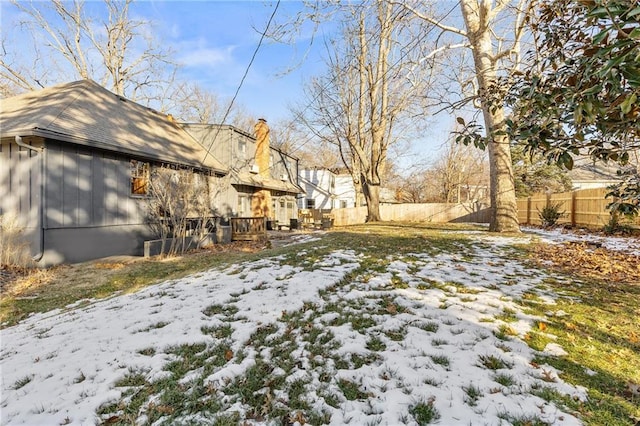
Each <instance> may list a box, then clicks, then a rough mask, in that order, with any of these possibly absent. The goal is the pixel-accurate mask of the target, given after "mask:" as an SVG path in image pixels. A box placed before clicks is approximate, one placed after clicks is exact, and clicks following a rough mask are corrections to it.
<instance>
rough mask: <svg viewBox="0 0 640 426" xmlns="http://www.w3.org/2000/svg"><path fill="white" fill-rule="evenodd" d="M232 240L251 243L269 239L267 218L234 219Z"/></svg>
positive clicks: (232, 222) (232, 221)
mask: <svg viewBox="0 0 640 426" xmlns="http://www.w3.org/2000/svg"><path fill="white" fill-rule="evenodd" d="M230 222H231V240H232V241H239V240H242V241H251V240H254V241H255V240H259V239H262V238H266V237H267V218H266V217H232V218H231V220H230Z"/></svg>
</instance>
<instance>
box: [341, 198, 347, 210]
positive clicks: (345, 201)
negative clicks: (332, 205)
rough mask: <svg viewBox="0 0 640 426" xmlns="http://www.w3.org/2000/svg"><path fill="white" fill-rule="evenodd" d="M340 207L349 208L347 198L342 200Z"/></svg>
mask: <svg viewBox="0 0 640 426" xmlns="http://www.w3.org/2000/svg"><path fill="white" fill-rule="evenodd" d="M340 208H341V209H346V208H347V200H340Z"/></svg>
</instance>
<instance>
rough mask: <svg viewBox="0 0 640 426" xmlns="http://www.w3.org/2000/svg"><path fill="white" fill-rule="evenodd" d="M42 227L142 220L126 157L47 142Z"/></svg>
mask: <svg viewBox="0 0 640 426" xmlns="http://www.w3.org/2000/svg"><path fill="white" fill-rule="evenodd" d="M46 150H47V152H46V155H47V158H46V204H45V218H46V219H45V228H46V229H52V228H77V227H91V226H93V227H95V226H111V225H138V224H143V223H144V215H145V214H144V211H145V207H146V202H145V200H144V198H142V197H139V196H132V195H131V194H130V192H131V188H130V185H131V184H130V171H129V160H130V159H129V158H128V157H124V156H122V157H121V156H115V155H113V154H111V153H104V152H99V151H93V152H92V151H89V150H87V149H85V148H82V147H77V146H74V145H69V144H61V143H58V142H54V141H47V149H46Z"/></svg>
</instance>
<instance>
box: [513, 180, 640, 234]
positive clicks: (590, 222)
mask: <svg viewBox="0 0 640 426" xmlns="http://www.w3.org/2000/svg"><path fill="white" fill-rule="evenodd" d="M607 192H608V190H607V189H606V188H594V189H583V190H580V191H573V192H561V193H558V194H536V195H533V196H531V197H527V198H519V199H518V220H519V221H520V223H521V224H528V225H541V224H542V221H541V220H540V215H539V214H540V212H541V211H542V209H544V208H545V207H546V206H550V205H553V204H559V205H560V212H564V214H563V216H562V217H561V218H560V220H558V224H559V225H563V224H565V225H571V226H586V227H602V226H604V225H605V224H606V223H607V222H609V218H610V215H609V210H608V209H607V205H608V204H609V203H611V199H607V198H605V197H606V195H607ZM635 224H640V220H638V219H636V220H635Z"/></svg>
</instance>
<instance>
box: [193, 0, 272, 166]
mask: <svg viewBox="0 0 640 426" xmlns="http://www.w3.org/2000/svg"><path fill="white" fill-rule="evenodd" d="M278 6H280V0H278V2H277V3H276V7H274V8H273V12H272V13H271V16H270V17H269V21H268V22H267V26H266V28H265V29H264V31H263V32H262V35H261V36H260V41H259V42H258V45H257V46H256V49H255V50H254V51H253V55H252V56H251V60H250V61H249V65H247V68H246V70H245V71H244V75H243V76H242V79H241V80H240V84H238V88H237V89H236V93H235V94H234V95H233V98H232V99H231V102H229V108H227V112H225V113H224V117H223V118H222V124H224V122H225V121H227V117H228V116H229V114H230V113H231V108H232V107H233V103H234V102H235V100H236V98H237V97H238V93H240V89H241V88H242V85H243V84H244V80H245V78H247V74H249V70H250V69H251V65H252V64H253V61H254V60H255V59H256V56H257V55H258V51H259V50H260V47H261V46H262V42H263V41H264V37H265V36H266V34H267V32H268V31H269V27H270V26H271V22H272V21H273V18H274V16H276V12H277V11H278ZM220 129H221V127H220V126H219V127H218V129H217V131H216V134H215V136H214V137H213V139H212V140H211V143H210V144H209V146H208V147H207V153H206V154H205V156H204V158H203V159H202V164H203V165H204V162H205V161H206V160H207V157H208V156H209V154H210V153H211V147H212V146H213V143H214V142H215V140H216V139H217V138H218V134H219V133H220Z"/></svg>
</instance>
